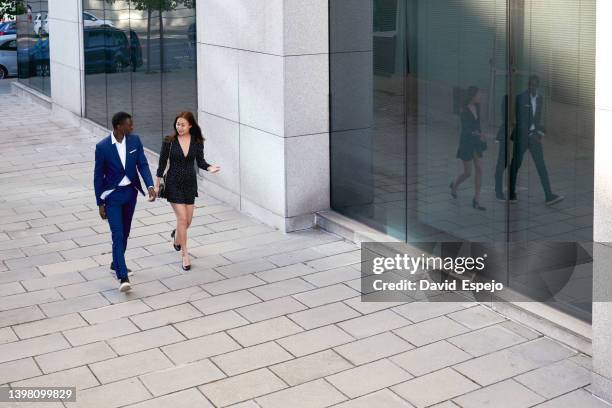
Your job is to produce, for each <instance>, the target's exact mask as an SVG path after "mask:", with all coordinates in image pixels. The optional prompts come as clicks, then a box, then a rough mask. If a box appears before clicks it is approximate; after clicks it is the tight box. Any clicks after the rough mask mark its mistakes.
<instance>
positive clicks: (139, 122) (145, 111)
mask: <svg viewBox="0 0 612 408" xmlns="http://www.w3.org/2000/svg"><path fill="white" fill-rule="evenodd" d="M159 16H160V12H159V10H152V9H147V10H137V9H135V8H134V5H133V4H132V5H131V9H130V26H131V41H132V44H133V45H132V48H133V49H134V50H135V53H134V56H133V58H134V60H135V61H136V67H137V68H136V70H135V71H134V72H132V99H133V101H134V103H133V108H132V112H133V115H134V124H135V131H136V133H138V134H139V135H140V137H141V138H142V141H143V143H144V144H145V145H146V146H147V147H149V148H151V149H153V150H155V151H158V150H159V147H160V146H161V139H162V134H163V133H164V131H163V126H162V100H161V85H162V75H161V72H160V69H161V66H160V65H161V64H160V58H161V53H160V31H159V28H160V23H159V22H160V18H159Z"/></svg>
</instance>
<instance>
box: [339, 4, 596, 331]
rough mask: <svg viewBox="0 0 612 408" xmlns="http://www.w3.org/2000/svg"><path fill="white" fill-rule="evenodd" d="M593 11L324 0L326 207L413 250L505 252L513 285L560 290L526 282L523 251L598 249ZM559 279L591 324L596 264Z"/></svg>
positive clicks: (559, 299)
mask: <svg viewBox="0 0 612 408" xmlns="http://www.w3.org/2000/svg"><path fill="white" fill-rule="evenodd" d="M595 10H596V0H368V1H354V0H330V92H331V136H330V137H331V140H330V142H331V143H330V146H331V172H332V175H331V199H332V207H333V208H334V209H335V210H336V211H339V212H341V213H343V214H346V215H348V216H350V217H353V218H355V219H358V220H360V221H362V222H365V223H367V224H369V225H371V226H373V227H375V228H377V229H379V230H381V231H383V232H385V233H387V234H389V235H392V236H395V237H397V238H399V239H402V240H406V241H410V242H414V241H421V242H426V241H453V242H454V241H462V242H489V243H508V246H507V252H508V254H507V262H505V265H502V267H501V269H504V270H502V271H500V272H501V273H502V274H506V277H505V278H506V281H507V283H508V284H509V285H510V286H511V287H513V288H516V289H517V290H518V291H520V292H522V293H528V292H529V291H530V290H532V291H539V290H540V289H542V290H545V289H548V288H549V287H551V286H555V285H557V283H558V282H557V283H555V284H552V283H551V282H550V278H551V276H540V277H539V278H538V279H537V280H536V281H534V280H533V279H530V278H528V277H524V276H521V272H522V271H524V270H525V266H526V264H525V262H524V261H525V259H530V260H531V259H532V258H529V257H525V256H524V255H525V252H522V251H523V250H529V248H530V250H531V252H536V248H537V251H539V252H538V253H537V257H536V258H537V260H541V259H550V260H552V259H554V257H555V256H558V254H555V253H554V252H551V251H549V252H546V248H554V245H552V244H553V243H561V242H564V243H577V244H576V245H578V246H580V247H581V248H582V249H581V250H578V251H577V253H578V252H580V253H587V254H588V252H589V249H588V243H589V242H592V239H593V141H594V94H595V91H594V90H595V14H596V13H595ZM532 243H535V244H534V245H531V244H532ZM514 244H518V245H519V246H520V245H523V248H522V249H520V250H519V249H516V248H518V247H517V246H514ZM540 244H542V245H540ZM545 244H551V245H548V246H547V245H545ZM583 244H584V245H583ZM515 249H516V250H515ZM542 251H544V252H542ZM534 259H535V258H534ZM551 262H552V261H551ZM551 273H554V274H556V275H555V278H554V279H557V278H558V277H559V276H565V277H567V279H565V278H564V279H565V280H564V282H563V285H561V286H559V285H557V286H559V287H558V288H556V289H555V291H554V296H552V297H551V298H550V302H551V304H554V305H555V306H556V307H560V308H563V309H564V310H568V311H569V312H571V313H574V314H576V315H577V316H579V317H582V318H586V319H588V317H589V314H590V310H589V308H590V304H591V292H590V291H591V288H590V286H591V275H590V274H591V265H590V264H585V265H582V266H580V267H576V268H573V269H572V270H569V269H568V270H563V271H562V270H561V269H559V268H556V269H555V268H553V269H552V272H551ZM528 294H529V293H528Z"/></svg>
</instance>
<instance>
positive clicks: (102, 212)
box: [98, 204, 106, 220]
mask: <svg viewBox="0 0 612 408" xmlns="http://www.w3.org/2000/svg"><path fill="white" fill-rule="evenodd" d="M98 212H99V213H100V218H102V219H103V220H105V219H106V207H105V206H104V204H101V205H99V206H98Z"/></svg>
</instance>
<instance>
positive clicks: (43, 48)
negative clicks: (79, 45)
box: [16, 0, 51, 96]
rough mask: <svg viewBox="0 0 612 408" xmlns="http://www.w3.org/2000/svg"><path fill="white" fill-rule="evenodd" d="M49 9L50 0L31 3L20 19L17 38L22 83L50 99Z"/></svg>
mask: <svg viewBox="0 0 612 408" xmlns="http://www.w3.org/2000/svg"><path fill="white" fill-rule="evenodd" d="M48 10H49V8H48V5H47V0H44V1H29V2H28V3H27V7H26V13H24V14H21V15H19V16H17V19H16V23H17V24H16V29H17V32H16V35H17V71H18V80H19V82H22V83H24V84H26V85H27V86H29V87H31V88H34V89H36V90H37V91H39V92H42V93H43V94H45V95H47V96H50V95H51V79H50V78H49V76H50V70H49V66H50V65H49V31H48V30H49V28H48V19H47V13H48Z"/></svg>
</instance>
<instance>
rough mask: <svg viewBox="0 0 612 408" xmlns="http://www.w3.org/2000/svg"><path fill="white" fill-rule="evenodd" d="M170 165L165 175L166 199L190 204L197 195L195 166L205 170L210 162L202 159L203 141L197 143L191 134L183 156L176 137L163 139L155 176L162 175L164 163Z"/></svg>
mask: <svg viewBox="0 0 612 408" xmlns="http://www.w3.org/2000/svg"><path fill="white" fill-rule="evenodd" d="M168 161H170V167H169V168H168V172H167V175H166V187H165V189H166V190H165V191H166V199H167V200H168V202H170V203H174V204H188V205H192V204H193V203H194V202H195V198H196V197H197V196H198V178H197V171H196V166H197V167H199V168H201V169H202V170H207V169H208V167H209V166H210V164H208V163H207V162H206V160H204V143H199V142H197V141H196V140H195V138H194V137H193V136H191V141H190V143H189V151H188V152H187V155H186V156H185V155H184V154H183V149H182V148H181V144H180V143H179V141H178V139H174V140H172V139H169V138H166V139H164V142H163V144H162V148H161V152H160V154H159V165H158V167H157V177H163V176H164V170H165V169H166V165H167V163H168Z"/></svg>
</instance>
